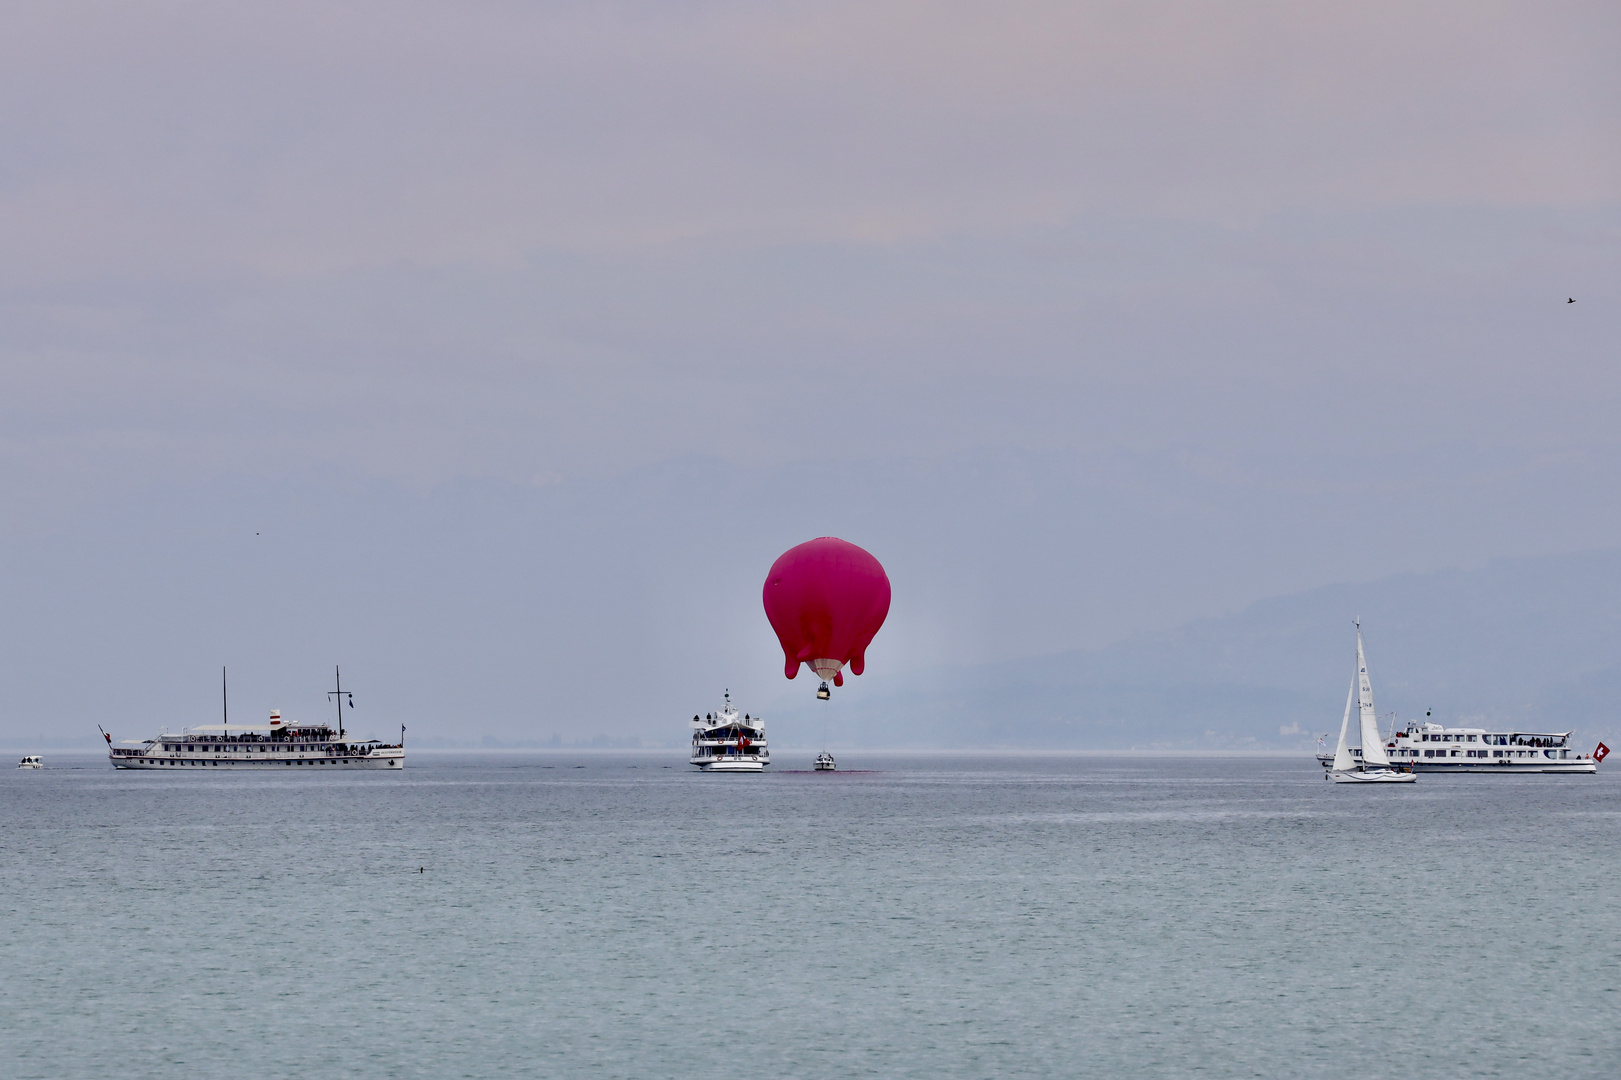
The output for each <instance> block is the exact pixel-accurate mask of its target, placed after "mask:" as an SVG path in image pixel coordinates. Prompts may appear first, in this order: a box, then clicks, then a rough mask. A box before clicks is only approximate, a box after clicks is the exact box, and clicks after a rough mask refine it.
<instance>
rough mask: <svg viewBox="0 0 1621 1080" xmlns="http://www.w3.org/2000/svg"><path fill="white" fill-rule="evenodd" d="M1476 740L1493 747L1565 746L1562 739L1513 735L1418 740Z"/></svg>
mask: <svg viewBox="0 0 1621 1080" xmlns="http://www.w3.org/2000/svg"><path fill="white" fill-rule="evenodd" d="M1476 740H1479V741H1480V742H1483V743H1488V744H1490V745H1493V746H1535V747H1545V746H1564V745H1565V740H1564V739H1546V738H1539V737H1537V736H1534V735H1514V736H1508V735H1434V734H1427V733H1426V734H1425V735H1423V736H1422V738H1421V739H1420V741H1421V742H1450V743H1466V742H1475V741H1476Z"/></svg>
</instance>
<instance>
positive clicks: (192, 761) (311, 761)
mask: <svg viewBox="0 0 1621 1080" xmlns="http://www.w3.org/2000/svg"><path fill="white" fill-rule="evenodd" d="M347 760H349V759H345V758H288V759H287V760H286V761H283V762H282V764H283V765H342V764H345V763H346V761H347ZM374 760H385V759H374ZM153 761H154V762H155V763H156V764H158V765H218V764H220V762H219V761H216V760H212V759H210V760H207V761H205V760H203V759H202V758H177V759H174V760H169V759H166V758H154V759H153ZM225 764H227V765H229V764H230V762H228V761H227V762H225Z"/></svg>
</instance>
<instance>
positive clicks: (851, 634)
mask: <svg viewBox="0 0 1621 1080" xmlns="http://www.w3.org/2000/svg"><path fill="white" fill-rule="evenodd" d="M762 599H763V600H764V601H765V615H766V618H768V619H770V620H771V628H772V629H773V630H775V631H776V632H777V640H778V641H779V642H781V643H782V655H783V674H784V675H786V676H787V677H788V678H790V679H792V678H793V677H794V676H796V675H798V674H799V665H800V664H802V663H803V664H806V665H808V666H809V667H810V668H811V670H812V671H814V672H816V674H817V675H818V676H820V677H821V678H822V679H823V680H824V681H825V680H827V679H832V680H833V682H834V684H835V685H839V686H842V685H844V676H843V674H842V673H841V672H840V668H842V667H843V666H844V665H845V664H846V663H848V664H849V665H850V671H851V672H852V673H853V674H856V675H860V674H861V673H862V671H863V670H865V669H866V666H867V656H866V653H867V646H868V645H869V644H870V643H871V642H872V636H873V635H874V634H876V633H877V632H878V628H879V627H880V626H882V625H884V617H885V616H886V615H888V614H889V577H888V576H887V575H886V574H885V573H884V568H883V567H882V566H880V565H879V563H878V560H877V559H875V558H873V557H872V556H871V555H870V554H868V553H867V552H865V551H863V550H862V549H861V548H858V547H856V546H855V545H854V544H851V543H848V542H846V541H844V540H840V539H838V538H837V537H833V536H824V537H821V538H820V539H816V540H808V541H806V542H805V543H803V544H800V545H799V546H798V547H793V548H789V549H788V550H787V551H785V552H783V553H782V555H781V556H780V557H779V558H778V559H777V561H776V562H774V563H772V564H771V572H770V573H769V574H767V575H766V579H765V590H764V592H763V595H762Z"/></svg>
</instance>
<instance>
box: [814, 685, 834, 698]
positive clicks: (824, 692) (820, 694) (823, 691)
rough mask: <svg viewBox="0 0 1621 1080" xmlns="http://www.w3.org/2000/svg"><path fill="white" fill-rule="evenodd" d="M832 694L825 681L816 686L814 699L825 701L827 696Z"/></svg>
mask: <svg viewBox="0 0 1621 1080" xmlns="http://www.w3.org/2000/svg"><path fill="white" fill-rule="evenodd" d="M832 696H833V691H831V690H829V689H828V688H827V683H823V684H822V685H821V686H818V687H817V688H816V699H817V700H818V701H826V700H827V699H828V698H830V697H832Z"/></svg>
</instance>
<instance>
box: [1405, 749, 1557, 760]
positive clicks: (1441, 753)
mask: <svg viewBox="0 0 1621 1080" xmlns="http://www.w3.org/2000/svg"><path fill="white" fill-rule="evenodd" d="M1403 754H1406V755H1407V756H1409V757H1417V756H1418V751H1417V750H1398V751H1396V756H1398V757H1400V756H1401V755H1403ZM1424 756H1425V757H1446V756H1447V752H1446V750H1445V749H1435V750H1431V749H1426V750H1425V751H1424ZM1452 756H1453V757H1457V756H1458V751H1456V750H1454V751H1452ZM1463 756H1464V757H1472V758H1483V757H1494V758H1503V757H1511V758H1512V757H1536V756H1537V754H1536V751H1535V750H1489V751H1488V750H1465V751H1463Z"/></svg>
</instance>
